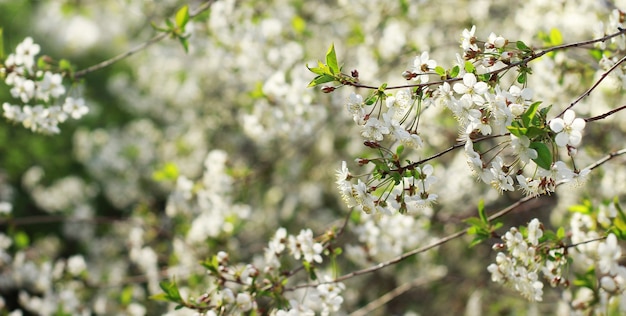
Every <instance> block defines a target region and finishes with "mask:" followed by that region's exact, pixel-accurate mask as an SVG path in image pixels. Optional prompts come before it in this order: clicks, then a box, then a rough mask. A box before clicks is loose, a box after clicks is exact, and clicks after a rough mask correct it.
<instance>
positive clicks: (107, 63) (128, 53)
mask: <svg viewBox="0 0 626 316" xmlns="http://www.w3.org/2000/svg"><path fill="white" fill-rule="evenodd" d="M215 1H216V0H208V1H207V2H205V3H203V4H202V5H200V6H199V7H197V8H196V9H195V10H193V11H192V12H190V13H189V18H190V19H191V18H193V17H195V16H197V15H198V14H200V13H202V12H204V11H206V10H208V9H209V8H210V7H211V5H212V4H213V3H214V2H215ZM168 35H170V34H169V33H161V34H158V35H156V36H154V37H153V38H151V39H149V40H148V41H147V42H144V43H142V44H140V45H139V46H136V47H134V48H132V49H130V50H128V51H126V52H124V53H121V54H119V55H117V56H115V57H112V58H110V59H107V60H105V61H102V62H100V63H97V64H95V65H93V66H91V67H87V68H85V69H82V70H79V71H77V72H75V73H74V79H78V78H81V77H84V76H85V75H86V74H88V73H91V72H94V71H97V70H100V69H102V68H105V67H108V66H110V65H112V64H114V63H116V62H118V61H120V60H122V59H125V58H128V57H130V56H132V55H134V54H136V53H138V52H140V51H142V50H144V49H146V48H147V47H148V46H150V45H152V44H154V43H157V42H160V41H161V40H163V39H164V38H166V37H167V36H168Z"/></svg>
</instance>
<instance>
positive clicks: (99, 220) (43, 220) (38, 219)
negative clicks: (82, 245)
mask: <svg viewBox="0 0 626 316" xmlns="http://www.w3.org/2000/svg"><path fill="white" fill-rule="evenodd" d="M123 220H125V219H123V218H113V217H103V216H96V217H90V218H72V217H67V216H63V215H42V216H29V217H19V218H3V219H0V226H1V225H12V226H25V225H36V224H50V223H61V222H88V223H96V224H103V223H104V224H114V223H117V222H120V221H123Z"/></svg>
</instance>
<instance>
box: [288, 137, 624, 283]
mask: <svg viewBox="0 0 626 316" xmlns="http://www.w3.org/2000/svg"><path fill="white" fill-rule="evenodd" d="M624 154H626V148H624V149H621V150H618V151H615V152H612V153H610V154H608V155H606V156H604V157H602V158H601V159H599V160H598V161H596V162H594V163H593V164H591V165H589V166H588V167H587V168H588V169H590V170H593V169H596V168H597V167H599V166H601V165H602V164H604V163H606V162H607V161H609V160H611V159H613V158H615V157H617V156H621V155H624ZM564 183H566V182H564V181H560V182H558V183H557V184H556V186H560V185H562V184H564ZM534 198H539V196H527V197H524V198H521V199H519V200H518V201H517V202H515V203H513V204H511V205H509V206H508V207H506V208H504V209H502V210H500V211H498V212H496V213H495V214H492V215H491V216H489V217H488V219H489V221H493V220H495V219H498V218H500V217H502V216H504V215H506V214H508V213H510V212H512V211H513V210H515V209H516V208H518V207H520V206H521V205H523V204H525V203H527V202H528V201H530V200H532V199H534ZM467 231H468V229H467V228H466V229H463V230H460V231H458V232H456V233H453V234H450V235H448V236H445V237H443V238H441V239H438V240H436V241H434V242H432V243H430V244H428V245H426V246H423V247H420V248H417V249H413V250H411V251H408V252H405V253H403V254H402V255H400V256H398V257H396V258H393V259H391V260H388V261H385V262H381V263H379V264H377V265H374V266H371V267H368V268H365V269H361V270H357V271H354V272H350V273H348V274H344V275H342V276H340V277H337V278H336V279H334V280H332V281H329V282H321V283H319V284H325V283H336V282H342V281H345V280H347V279H351V278H353V277H356V276H359V275H363V274H367V273H371V272H375V271H378V270H380V269H383V268H386V267H388V266H390V265H393V264H396V263H399V262H401V261H404V260H405V259H407V258H410V257H412V256H414V255H416V254H419V253H422V252H426V251H428V250H431V249H433V248H435V247H438V246H441V245H443V244H445V243H447V242H449V241H451V240H454V239H457V238H459V237H461V236H463V235H465V234H466V233H467ZM319 284H303V285H298V286H294V287H291V288H288V289H285V291H294V290H296V289H299V288H306V287H313V286H317V285H319Z"/></svg>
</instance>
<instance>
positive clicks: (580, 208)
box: [567, 200, 593, 215]
mask: <svg viewBox="0 0 626 316" xmlns="http://www.w3.org/2000/svg"><path fill="white" fill-rule="evenodd" d="M567 210H568V211H570V212H572V213H581V214H587V215H589V214H592V213H593V205H592V204H591V202H590V201H589V200H583V202H582V204H576V205H572V206H570V207H569V208H567Z"/></svg>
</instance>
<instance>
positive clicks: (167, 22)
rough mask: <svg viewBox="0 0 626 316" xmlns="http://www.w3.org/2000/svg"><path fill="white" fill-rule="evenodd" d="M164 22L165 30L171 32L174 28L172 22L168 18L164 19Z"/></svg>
mask: <svg viewBox="0 0 626 316" xmlns="http://www.w3.org/2000/svg"><path fill="white" fill-rule="evenodd" d="M165 24H166V25H167V29H166V30H165V31H166V32H171V31H173V30H174V29H176V26H175V25H174V22H172V21H170V20H169V19H167V20H165Z"/></svg>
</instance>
